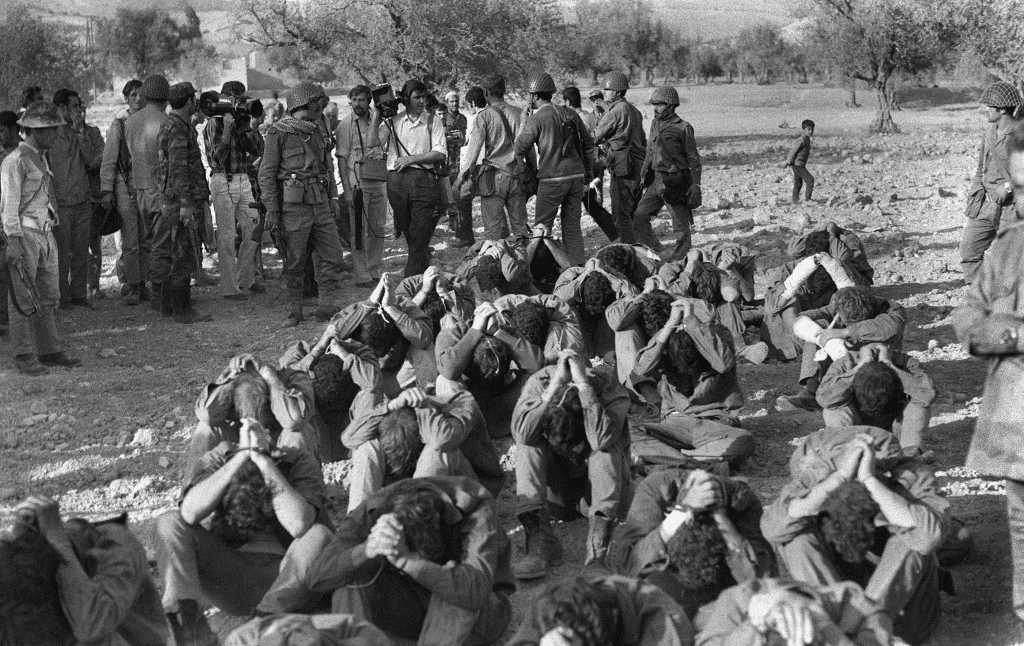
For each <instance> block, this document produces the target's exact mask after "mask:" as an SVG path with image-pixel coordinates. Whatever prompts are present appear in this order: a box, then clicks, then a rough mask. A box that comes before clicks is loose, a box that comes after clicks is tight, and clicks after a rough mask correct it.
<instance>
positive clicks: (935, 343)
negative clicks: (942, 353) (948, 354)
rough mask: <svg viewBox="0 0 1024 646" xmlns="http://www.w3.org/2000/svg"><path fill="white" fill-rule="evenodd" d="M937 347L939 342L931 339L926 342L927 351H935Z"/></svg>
mask: <svg viewBox="0 0 1024 646" xmlns="http://www.w3.org/2000/svg"><path fill="white" fill-rule="evenodd" d="M938 347H939V342H938V341H936V340H935V339H931V340H929V341H928V349H929V350H935V349H937V348H938Z"/></svg>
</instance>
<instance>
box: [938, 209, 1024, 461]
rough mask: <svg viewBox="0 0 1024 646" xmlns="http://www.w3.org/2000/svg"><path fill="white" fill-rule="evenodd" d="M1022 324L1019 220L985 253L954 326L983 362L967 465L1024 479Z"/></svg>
mask: <svg viewBox="0 0 1024 646" xmlns="http://www.w3.org/2000/svg"><path fill="white" fill-rule="evenodd" d="M1022 326H1024V224H1021V223H1018V224H1016V225H1014V226H1011V227H1008V228H1006V229H1003V230H1002V231H1000V232H999V234H998V235H997V236H996V240H995V242H994V243H993V244H992V247H991V248H990V249H989V250H988V253H986V254H985V262H984V263H982V266H981V271H980V278H979V280H977V281H975V283H974V284H973V285H972V286H971V289H970V290H969V291H968V292H967V296H966V298H965V299H964V302H963V304H962V305H960V307H958V308H956V309H955V310H954V311H953V327H954V329H956V333H957V337H958V338H959V339H960V342H961V343H963V344H964V346H965V347H967V349H968V350H969V351H970V352H971V354H973V355H975V356H980V357H984V358H985V359H986V361H987V362H988V374H987V375H986V377H985V397H984V399H983V400H982V402H981V408H980V410H979V411H978V423H977V426H976V427H975V431H974V436H973V437H972V438H971V448H970V451H968V453H967V463H966V464H967V467H968V468H970V469H976V470H977V471H979V472H981V473H982V474H984V475H987V476H995V477H998V478H1010V479H1013V480H1017V481H1024V459H1022V457H1024V448H1022V445H1021V441H1020V438H1021V434H1020V433H1021V428H1022V427H1024V406H1021V401H1020V399H1021V392H1024V390H1022V389H1024V357H1022V356H1021V350H1020V348H1021V347H1022V345H1021V342H1020V341H1019V340H1018V338H1017V336H1018V333H1019V331H1020V329H1021V327H1022Z"/></svg>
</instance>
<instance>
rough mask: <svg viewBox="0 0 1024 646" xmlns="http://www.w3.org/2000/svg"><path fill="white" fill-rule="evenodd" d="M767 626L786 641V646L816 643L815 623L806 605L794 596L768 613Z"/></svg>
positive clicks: (788, 597)
mask: <svg viewBox="0 0 1024 646" xmlns="http://www.w3.org/2000/svg"><path fill="white" fill-rule="evenodd" d="M767 624H768V626H769V627H770V628H774V629H775V631H776V632H777V633H779V635H780V636H781V637H782V638H783V639H785V640H786V646H807V645H808V644H812V643H814V623H813V621H812V618H811V613H810V611H809V610H808V608H807V604H806V603H802V602H800V601H798V600H796V599H795V598H793V595H787V598H786V599H785V600H784V601H783V602H781V603H779V604H776V606H775V607H774V608H773V609H772V611H771V612H769V613H768V617H767Z"/></svg>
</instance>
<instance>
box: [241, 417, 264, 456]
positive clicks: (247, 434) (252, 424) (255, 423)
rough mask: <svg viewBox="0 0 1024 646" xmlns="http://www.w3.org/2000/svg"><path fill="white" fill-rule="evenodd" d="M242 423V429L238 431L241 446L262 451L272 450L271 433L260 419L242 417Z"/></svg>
mask: <svg viewBox="0 0 1024 646" xmlns="http://www.w3.org/2000/svg"><path fill="white" fill-rule="evenodd" d="M240 423H241V429H239V432H238V446H239V448H243V449H249V450H252V451H261V452H267V451H269V450H270V433H269V432H267V430H266V429H265V428H263V425H262V424H260V422H259V420H255V419H252V418H251V417H245V418H242V420H241V422H240Z"/></svg>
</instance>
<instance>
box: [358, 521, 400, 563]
mask: <svg viewBox="0 0 1024 646" xmlns="http://www.w3.org/2000/svg"><path fill="white" fill-rule="evenodd" d="M403 533H404V529H403V528H402V523H400V522H399V521H398V517H397V516H395V515H394V514H382V515H381V516H380V517H379V518H378V519H377V522H376V523H374V524H373V527H372V528H370V535H369V536H367V537H366V542H365V543H363V552H364V553H365V554H366V558H368V559H373V558H377V557H378V556H383V557H385V558H388V559H391V558H398V556H399V553H398V544H399V543H400V542H403V541H404V536H403Z"/></svg>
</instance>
